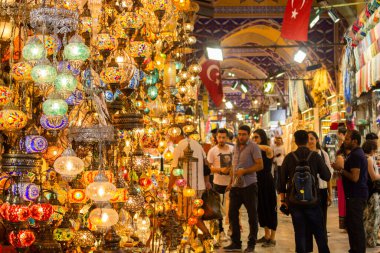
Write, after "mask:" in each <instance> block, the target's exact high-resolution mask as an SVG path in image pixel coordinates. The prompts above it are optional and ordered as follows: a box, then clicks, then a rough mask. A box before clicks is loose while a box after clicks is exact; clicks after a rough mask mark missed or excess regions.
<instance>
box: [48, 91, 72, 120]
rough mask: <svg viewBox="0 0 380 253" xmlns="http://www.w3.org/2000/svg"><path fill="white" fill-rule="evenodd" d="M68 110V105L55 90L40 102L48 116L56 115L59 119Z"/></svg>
mask: <svg viewBox="0 0 380 253" xmlns="http://www.w3.org/2000/svg"><path fill="white" fill-rule="evenodd" d="M67 110H68V105H67V103H66V101H65V100H63V99H62V97H61V96H60V94H59V93H58V92H56V91H54V92H52V93H50V94H49V96H48V97H47V99H46V100H45V102H43V104H42V111H43V112H44V114H45V115H46V116H47V117H49V118H54V117H58V118H59V119H61V118H62V117H63V116H64V115H65V114H66V113H67Z"/></svg>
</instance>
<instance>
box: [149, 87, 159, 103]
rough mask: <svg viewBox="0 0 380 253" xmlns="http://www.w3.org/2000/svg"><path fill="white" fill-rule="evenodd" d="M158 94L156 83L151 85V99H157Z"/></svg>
mask: <svg viewBox="0 0 380 253" xmlns="http://www.w3.org/2000/svg"><path fill="white" fill-rule="evenodd" d="M157 96H158V89H157V87H156V86H155V85H152V86H149V88H148V97H149V98H150V99H151V100H155V99H156V98H157Z"/></svg>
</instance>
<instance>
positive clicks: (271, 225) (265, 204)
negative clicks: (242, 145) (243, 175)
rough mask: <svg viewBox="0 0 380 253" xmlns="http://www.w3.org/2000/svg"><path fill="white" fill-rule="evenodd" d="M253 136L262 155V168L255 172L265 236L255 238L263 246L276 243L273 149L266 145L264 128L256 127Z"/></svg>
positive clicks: (260, 219) (259, 208)
mask: <svg viewBox="0 0 380 253" xmlns="http://www.w3.org/2000/svg"><path fill="white" fill-rule="evenodd" d="M253 138H254V141H255V142H256V144H258V145H259V147H260V149H261V153H262V157H263V162H264V169H263V170H261V171H259V172H257V183H258V190H259V191H258V206H257V212H258V214H259V223H260V226H261V227H263V228H264V229H265V236H264V237H262V238H261V239H259V240H257V242H258V243H260V242H262V243H264V244H263V247H273V246H275V245H276V241H275V238H276V229H277V223H278V221H277V196H276V188H275V185H274V180H273V176H272V173H271V172H272V159H273V150H272V149H271V147H270V146H269V145H268V138H267V135H266V133H265V131H264V130H262V129H257V130H256V131H254V132H253Z"/></svg>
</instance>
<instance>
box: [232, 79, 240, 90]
mask: <svg viewBox="0 0 380 253" xmlns="http://www.w3.org/2000/svg"><path fill="white" fill-rule="evenodd" d="M239 83H240V82H239V81H235V82H234V83H233V84H232V87H231V88H232V89H233V90H235V89H236V87H237V86H238V85H239Z"/></svg>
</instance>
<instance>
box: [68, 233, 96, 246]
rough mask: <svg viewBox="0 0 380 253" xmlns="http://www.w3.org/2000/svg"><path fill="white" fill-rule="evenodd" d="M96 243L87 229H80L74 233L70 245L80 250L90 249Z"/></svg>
mask: <svg viewBox="0 0 380 253" xmlns="http://www.w3.org/2000/svg"><path fill="white" fill-rule="evenodd" d="M95 241H96V238H95V236H94V235H93V234H92V233H91V231H90V230H89V229H88V228H80V229H79V230H78V231H75V232H74V236H73V240H72V243H73V244H74V245H76V246H79V247H81V248H91V247H93V246H94V244H95Z"/></svg>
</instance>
